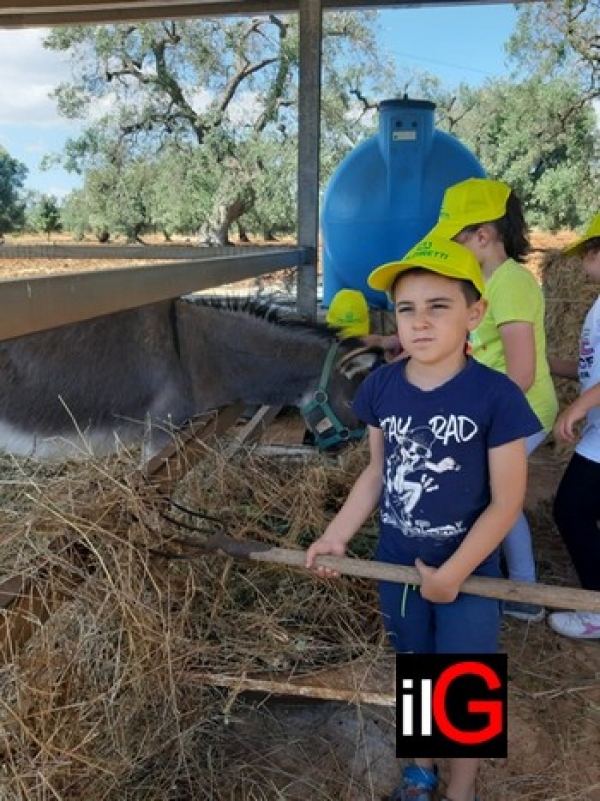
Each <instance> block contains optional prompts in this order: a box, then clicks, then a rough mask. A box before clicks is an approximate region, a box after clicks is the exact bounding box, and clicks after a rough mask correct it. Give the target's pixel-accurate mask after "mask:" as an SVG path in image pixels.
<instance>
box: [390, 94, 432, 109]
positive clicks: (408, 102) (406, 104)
mask: <svg viewBox="0 0 600 801" xmlns="http://www.w3.org/2000/svg"><path fill="white" fill-rule="evenodd" d="M383 108H402V109H409V108H420V109H424V110H425V109H428V110H430V111H433V110H434V109H435V103H432V102H431V100H413V99H412V98H411V97H407V96H406V95H404V97H395V98H392V99H390V100H382V101H381V102H380V103H379V105H378V109H379V111H381V109H383Z"/></svg>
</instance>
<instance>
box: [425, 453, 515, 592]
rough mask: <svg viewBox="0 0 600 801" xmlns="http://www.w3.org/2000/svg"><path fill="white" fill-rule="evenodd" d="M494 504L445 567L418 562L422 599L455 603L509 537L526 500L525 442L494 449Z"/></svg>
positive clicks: (491, 456) (491, 461) (491, 467)
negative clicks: (468, 580) (463, 587)
mask: <svg viewBox="0 0 600 801" xmlns="http://www.w3.org/2000/svg"><path fill="white" fill-rule="evenodd" d="M488 464H489V470H490V490H491V500H490V503H489V505H488V506H487V507H486V509H485V511H484V512H483V513H482V514H481V515H480V516H479V517H478V518H477V520H476V521H475V523H474V524H473V526H472V527H471V530H470V531H469V533H468V534H467V536H466V537H465V539H464V540H463V542H462V543H461V544H460V546H459V547H458V548H457V549H456V551H455V552H454V553H453V554H452V556H451V557H450V558H449V559H447V560H446V561H445V562H444V564H443V565H441V567H439V568H437V569H436V568H433V567H429V566H428V565H425V564H424V563H423V562H421V560H420V559H417V561H416V563H415V564H416V566H417V569H418V571H419V573H420V574H421V578H422V580H423V581H422V585H421V595H422V596H423V597H424V598H427V600H429V601H434V602H436V603H449V602H451V601H453V600H454V599H455V598H456V596H457V595H458V592H459V590H460V586H461V584H462V583H463V581H464V580H465V579H466V578H467V577H468V576H470V575H471V573H472V572H473V571H474V570H475V568H476V567H477V566H478V565H480V564H481V562H483V560H484V559H485V558H486V557H487V556H489V554H490V553H491V552H492V551H493V550H494V548H496V547H497V546H498V545H499V544H500V543H501V542H502V540H503V539H504V537H506V535H507V534H508V532H509V531H510V530H511V528H512V527H513V525H514V524H515V521H516V520H517V518H518V516H519V514H520V513H521V510H522V509H523V502H524V500H525V488H526V484H527V454H526V451H525V440H524V439H518V440H514V442H509V443H507V444H506V445H501V446H499V447H497V448H491V449H490V451H489V455H488Z"/></svg>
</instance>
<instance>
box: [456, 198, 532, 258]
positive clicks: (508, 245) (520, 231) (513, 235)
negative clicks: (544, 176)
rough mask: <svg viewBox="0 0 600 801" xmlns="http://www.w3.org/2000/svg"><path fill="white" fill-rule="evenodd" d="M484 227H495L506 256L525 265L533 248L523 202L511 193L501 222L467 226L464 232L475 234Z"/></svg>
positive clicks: (494, 221)
mask: <svg viewBox="0 0 600 801" xmlns="http://www.w3.org/2000/svg"><path fill="white" fill-rule="evenodd" d="M482 225H493V226H494V227H495V228H496V231H497V232H498V235H499V236H500V238H501V239H502V243H503V245H504V250H505V251H506V255H507V256H508V257H509V258H510V259H514V260H515V261H518V262H521V263H523V262H524V261H525V257H526V256H527V254H528V253H529V250H530V248H531V245H530V242H529V229H528V227H527V223H526V222H525V216H524V214H523V207H522V206H521V201H520V200H519V198H518V197H517V196H516V195H515V193H514V192H513V191H511V193H510V195H509V196H508V199H507V201H506V212H505V214H504V217H501V218H500V219H499V220H490V221H489V222H487V223H483V222H481V223H476V224H474V225H467V226H466V227H465V228H463V231H467V232H468V233H473V232H475V231H477V229H478V228H481V226H482Z"/></svg>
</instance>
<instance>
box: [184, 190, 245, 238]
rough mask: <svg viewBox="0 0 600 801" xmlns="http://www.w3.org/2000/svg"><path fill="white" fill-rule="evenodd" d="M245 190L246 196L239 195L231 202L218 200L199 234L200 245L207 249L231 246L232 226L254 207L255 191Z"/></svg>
mask: <svg viewBox="0 0 600 801" xmlns="http://www.w3.org/2000/svg"><path fill="white" fill-rule="evenodd" d="M245 189H246V191H245V193H244V195H238V197H236V198H234V199H233V200H230V201H229V202H227V201H223V200H221V199H219V198H217V200H216V201H215V203H214V205H213V210H212V212H211V215H210V217H209V218H208V219H207V220H206V221H205V222H204V223H203V224H202V225H201V227H200V230H199V232H198V243H199V244H200V245H205V246H207V247H219V246H221V247H222V246H225V245H231V241H230V239H229V231H230V229H231V226H232V225H233V224H234V223H235V222H237V221H238V220H239V218H240V217H241V216H242V215H244V214H247V212H248V211H249V210H250V209H251V208H252V206H253V205H254V190H252V189H249V187H246V188H245Z"/></svg>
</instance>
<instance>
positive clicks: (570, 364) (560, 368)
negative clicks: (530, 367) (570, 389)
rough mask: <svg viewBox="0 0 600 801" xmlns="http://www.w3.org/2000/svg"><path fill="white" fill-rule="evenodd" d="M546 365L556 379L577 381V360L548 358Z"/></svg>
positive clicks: (556, 357)
mask: <svg viewBox="0 0 600 801" xmlns="http://www.w3.org/2000/svg"><path fill="white" fill-rule="evenodd" d="M548 365H549V367H550V372H551V373H552V375H555V376H558V378H573V379H575V380H577V378H578V377H579V376H578V368H579V362H578V361H577V359H561V357H560V356H549V357H548Z"/></svg>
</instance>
